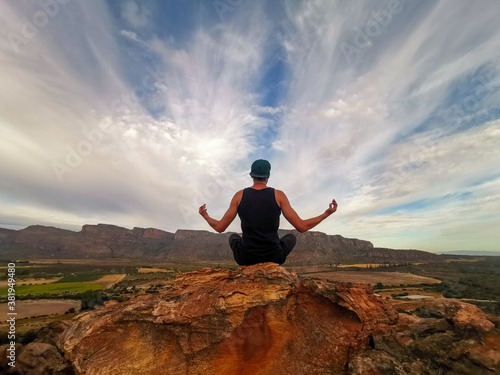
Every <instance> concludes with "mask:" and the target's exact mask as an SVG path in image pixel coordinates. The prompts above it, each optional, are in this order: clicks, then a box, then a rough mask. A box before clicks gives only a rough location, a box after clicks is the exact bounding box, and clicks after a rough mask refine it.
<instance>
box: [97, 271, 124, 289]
mask: <svg viewBox="0 0 500 375" xmlns="http://www.w3.org/2000/svg"><path fill="white" fill-rule="evenodd" d="M125 276H126V275H125V274H112V275H105V276H103V277H101V278H100V279H97V280H96V281H91V282H90V283H91V284H101V285H102V286H103V288H104V289H109V288H111V287H112V286H113V285H115V284H117V283H119V282H120V281H122V280H123V279H124V278H125Z"/></svg>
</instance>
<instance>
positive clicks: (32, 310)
mask: <svg viewBox="0 0 500 375" xmlns="http://www.w3.org/2000/svg"><path fill="white" fill-rule="evenodd" d="M80 305H81V301H76V300H67V299H43V300H26V301H17V302H16V312H17V316H16V318H17V319H23V318H29V317H32V316H37V315H41V314H43V315H51V314H64V313H65V312H66V311H68V310H69V309H70V308H74V309H75V310H79V309H80ZM0 311H2V312H3V311H8V310H7V304H6V303H0Z"/></svg>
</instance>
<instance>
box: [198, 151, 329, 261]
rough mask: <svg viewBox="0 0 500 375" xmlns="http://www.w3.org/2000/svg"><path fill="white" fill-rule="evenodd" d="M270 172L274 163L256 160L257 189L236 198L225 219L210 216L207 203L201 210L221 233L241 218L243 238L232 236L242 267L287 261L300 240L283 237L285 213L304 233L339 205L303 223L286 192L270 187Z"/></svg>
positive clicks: (289, 236) (237, 257)
mask: <svg viewBox="0 0 500 375" xmlns="http://www.w3.org/2000/svg"><path fill="white" fill-rule="evenodd" d="M270 173H271V164H269V162H268V161H267V160H262V159H259V160H256V161H254V162H253V164H252V167H251V171H250V176H251V177H252V178H253V186H252V187H249V188H246V189H244V190H240V191H238V192H237V193H236V194H235V195H234V197H233V199H232V200H231V204H230V206H229V209H228V210H227V212H226V213H225V214H224V216H223V217H222V219H221V220H215V219H212V218H211V217H210V216H209V215H208V213H207V208H206V204H204V205H203V206H201V207H200V215H201V216H203V218H204V219H205V220H206V221H207V222H208V224H210V226H211V227H212V228H214V229H215V230H216V231H217V232H219V233H222V232H224V231H225V230H226V228H227V227H228V226H229V224H231V223H232V222H233V220H234V218H235V217H236V214H238V215H239V217H240V219H241V230H242V232H243V238H242V237H240V236H239V235H237V234H232V235H231V236H230V237H229V245H230V246H231V249H232V250H233V255H234V260H235V261H236V262H237V263H238V264H239V265H240V266H244V265H251V264H257V263H264V262H275V263H278V264H283V263H284V262H285V260H286V257H287V256H288V254H290V252H291V251H292V249H293V248H294V246H295V244H296V242H297V239H296V237H295V236H294V235H293V234H287V235H286V236H284V237H282V238H279V236H278V227H279V223H280V214H281V212H283V216H285V218H286V219H287V220H288V221H289V222H290V224H292V225H293V226H294V227H295V229H297V230H298V231H299V232H301V233H302V232H305V231H308V230H309V229H312V228H314V227H315V226H316V225H318V224H319V223H321V222H322V221H323V220H325V219H326V218H327V217H328V216H330V215H331V214H333V213H334V212H335V211H336V210H337V202H335V199H334V200H332V203H330V205H329V207H328V209H327V210H326V211H325V212H324V213H322V214H321V215H319V216H316V217H313V218H311V219H308V220H302V219H301V218H300V217H299V215H297V213H296V212H295V210H294V209H293V208H292V206H290V202H289V201H288V198H287V197H286V195H285V193H283V192H282V191H280V190H275V189H273V188H271V187H268V186H267V181H268V180H269V176H270Z"/></svg>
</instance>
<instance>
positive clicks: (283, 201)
mask: <svg viewBox="0 0 500 375" xmlns="http://www.w3.org/2000/svg"><path fill="white" fill-rule="evenodd" d="M276 202H277V203H278V206H280V208H281V211H282V212H283V216H285V218H286V219H287V220H288V221H289V222H290V224H292V225H293V226H294V227H295V229H297V230H298V231H299V232H301V233H302V232H305V231H308V230H309V229H312V228H314V227H315V226H316V225H318V224H319V223H321V222H322V221H323V220H325V219H326V218H327V217H328V216H330V215H331V214H333V213H334V212H335V211H337V202H335V199H334V200H332V203H330V205H329V207H328V209H327V210H326V211H325V212H323V213H322V214H321V215H319V216H316V217H313V218H311V219H307V220H302V219H301V218H300V217H299V215H298V214H297V212H295V210H294V209H293V208H292V206H291V205H290V202H289V201H288V198H287V196H286V195H285V193H283V192H282V191H280V190H276Z"/></svg>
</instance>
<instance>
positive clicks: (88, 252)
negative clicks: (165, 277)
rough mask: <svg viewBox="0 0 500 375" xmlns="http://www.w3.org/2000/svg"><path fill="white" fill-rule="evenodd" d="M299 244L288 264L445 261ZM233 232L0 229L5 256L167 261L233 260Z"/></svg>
mask: <svg viewBox="0 0 500 375" xmlns="http://www.w3.org/2000/svg"><path fill="white" fill-rule="evenodd" d="M290 232H292V233H294V234H295V235H296V236H297V245H296V248H295V249H294V250H293V251H292V253H291V254H290V256H289V257H288V260H287V264H325V263H335V262H343V263H345V262H355V263H359V262H372V263H375V262H386V261H389V262H405V261H406V262H415V261H428V260H439V259H440V257H439V256H438V255H436V254H431V253H427V252H424V251H417V250H391V249H379V248H374V247H373V244H372V243H371V242H369V241H363V240H359V239H355V238H344V237H342V236H340V235H327V234H325V233H321V232H306V233H298V232H296V231H289V230H280V231H279V234H280V236H284V235H285V234H287V233H290ZM229 236H230V233H223V234H217V233H213V232H209V231H203V230H202V231H200V230H178V231H177V232H176V233H175V234H174V233H169V232H165V231H162V230H159V229H154V228H147V229H144V228H133V229H132V230H129V229H126V228H121V227H118V226H115V225H108V224H98V225H84V226H83V228H82V230H81V231H80V232H72V231H68V230H63V229H58V228H53V227H44V226H39V225H36V226H31V227H28V228H26V229H23V230H19V231H9V230H0V258H1V257H13V258H16V259H19V258H22V257H27V258H29V257H34V258H98V257H105V258H117V257H135V258H138V257H146V258H159V259H162V260H167V261H182V262H199V261H233V254H232V252H231V249H230V248H229V245H228V238H229Z"/></svg>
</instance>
